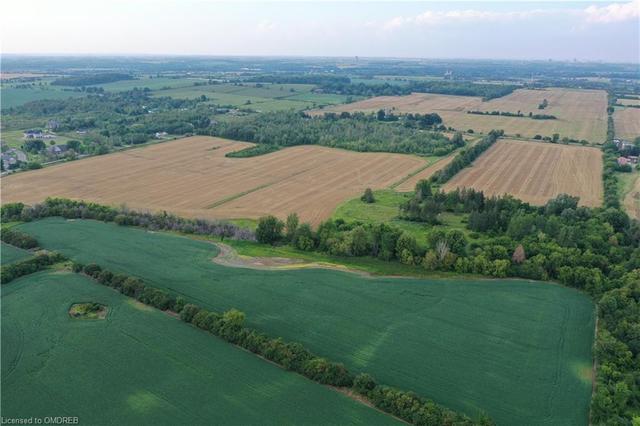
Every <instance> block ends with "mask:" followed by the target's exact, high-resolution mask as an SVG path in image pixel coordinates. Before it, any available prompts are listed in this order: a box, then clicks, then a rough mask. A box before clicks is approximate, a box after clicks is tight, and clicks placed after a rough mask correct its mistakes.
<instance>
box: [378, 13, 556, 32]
mask: <svg viewBox="0 0 640 426" xmlns="http://www.w3.org/2000/svg"><path fill="white" fill-rule="evenodd" d="M550 13H552V10H544V9H533V10H527V11H518V12H491V11H484V10H474V9H464V10H449V11H433V10H427V11H425V12H423V13H421V14H419V15H416V16H409V17H404V16H397V17H395V18H393V19H390V20H388V21H386V22H384V23H383V24H382V28H383V29H385V30H395V29H397V28H400V27H403V26H407V25H440V24H448V23H455V22H505V21H513V20H517V19H528V18H532V17H536V16H543V15H547V14H550Z"/></svg>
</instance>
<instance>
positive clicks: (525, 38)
mask: <svg viewBox="0 0 640 426" xmlns="http://www.w3.org/2000/svg"><path fill="white" fill-rule="evenodd" d="M3 11H4V13H3V15H2V18H0V22H2V29H1V30H0V33H1V34H2V45H3V46H2V52H3V54H7V55H9V54H11V55H26V56H29V55H31V56H47V55H49V56H85V55H92V56H212V57H216V56H218V57H231V56H233V57H254V56H255V57H313V58H318V57H320V58H322V57H325V58H352V57H355V56H359V57H361V58H388V59H394V58H395V59H449V60H450V59H460V60H464V59H470V60H472V59H483V60H540V61H546V60H554V61H569V62H571V61H573V60H577V61H580V62H613V63H638V62H639V61H640V53H639V51H640V42H639V39H640V29H639V27H640V26H639V19H640V0H633V1H630V2H602V1H600V2H583V1H577V2H576V1H573V2H548V1H547V2H516V1H510V2H447V3H443V2H397V3H388V2H323V1H319V2H293V1H289V2H244V1H242V2H234V3H230V2H220V1H215V0H187V1H183V2H177V1H174V0H160V1H156V2H152V1H149V0H137V1H131V2H125V1H120V0H116V1H114V2H111V3H108V4H106V5H105V4H103V3H98V2H90V1H85V2H81V1H78V0H61V1H56V2H47V1H44V0H27V1H23V2H11V3H10V4H7V5H5V6H4V10H3ZM34 11H36V12H37V13H34ZM25 22H28V24H25Z"/></svg>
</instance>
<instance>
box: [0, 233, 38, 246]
mask: <svg viewBox="0 0 640 426" xmlns="http://www.w3.org/2000/svg"><path fill="white" fill-rule="evenodd" d="M0 239H1V240H2V241H3V242H5V243H7V244H11V245H12V246H15V247H19V248H21V249H25V250H30V249H32V248H36V247H38V240H36V239H35V238H33V237H32V236H31V235H29V234H25V233H24V232H20V231H17V230H15V229H11V228H5V229H3V230H2V233H0Z"/></svg>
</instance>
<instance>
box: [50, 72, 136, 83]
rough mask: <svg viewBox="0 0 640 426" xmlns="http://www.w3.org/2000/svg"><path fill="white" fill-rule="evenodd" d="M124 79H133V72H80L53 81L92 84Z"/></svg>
mask: <svg viewBox="0 0 640 426" xmlns="http://www.w3.org/2000/svg"><path fill="white" fill-rule="evenodd" d="M122 80H133V76H132V75H131V74H125V73H116V72H109V73H95V74H80V75H72V76H68V77H60V78H57V79H55V80H53V81H52V82H51V85H52V86H73V87H79V86H90V85H95V84H106V83H114V82H116V81H122Z"/></svg>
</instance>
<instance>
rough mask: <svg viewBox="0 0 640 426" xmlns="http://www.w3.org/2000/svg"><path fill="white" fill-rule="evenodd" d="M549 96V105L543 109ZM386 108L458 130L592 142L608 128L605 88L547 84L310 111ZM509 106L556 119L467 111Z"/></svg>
mask: <svg viewBox="0 0 640 426" xmlns="http://www.w3.org/2000/svg"><path fill="white" fill-rule="evenodd" d="M544 99H546V100H547V102H548V104H549V105H548V106H547V107H546V108H545V109H542V110H539V109H538V105H539V104H540V103H542V101H543V100H544ZM379 109H386V110H388V111H391V112H394V113H396V114H402V113H421V114H425V113H433V112H435V113H437V114H438V115H440V116H441V117H442V119H443V121H444V124H445V125H446V126H451V127H453V128H455V129H457V130H461V131H466V130H468V129H472V130H474V131H475V132H482V133H487V132H489V131H490V130H492V129H503V130H504V131H505V133H506V134H507V135H510V136H515V135H520V137H524V138H533V137H534V136H535V135H538V134H539V135H541V136H549V137H551V136H552V135H553V134H554V133H558V134H559V135H560V137H561V138H562V137H564V136H566V137H568V138H572V139H577V140H581V139H585V140H587V141H589V142H591V143H604V141H605V138H606V131H607V112H606V109H607V94H606V92H604V91H602V90H575V89H561V88H551V89H544V90H530V89H518V90H516V91H514V92H513V93H511V94H509V95H507V96H503V97H501V98H496V99H491V100H489V101H486V102H483V101H482V99H481V98H479V97H473V96H451V95H436V94H429V93H413V94H411V95H407V96H378V97H375V98H370V99H365V100H362V101H359V102H353V103H350V104H344V105H337V106H332V107H328V108H325V109H322V110H315V111H311V112H310V114H311V115H317V114H323V113H324V112H342V111H347V112H354V111H363V112H375V111H378V110H379ZM476 110H477V111H507V112H513V113H517V112H518V111H520V112H522V113H523V114H525V115H528V114H529V112H531V113H533V114H550V115H555V116H556V117H557V120H533V119H530V118H528V117H505V116H494V115H478V114H468V113H467V111H476Z"/></svg>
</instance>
